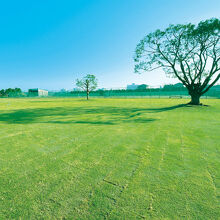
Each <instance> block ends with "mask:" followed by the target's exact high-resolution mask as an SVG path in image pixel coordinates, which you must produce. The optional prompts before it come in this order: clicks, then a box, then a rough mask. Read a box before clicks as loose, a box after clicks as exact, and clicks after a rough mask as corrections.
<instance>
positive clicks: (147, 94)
mask: <svg viewBox="0 0 220 220" xmlns="http://www.w3.org/2000/svg"><path fill="white" fill-rule="evenodd" d="M49 96H54V97H85V96H86V93H85V92H83V91H73V92H54V93H52V92H49ZM90 96H92V97H100V98H101V97H102V98H111V97H115V98H117V97H118V98H120V97H121V98H126V97H127V98H130V97H133V98H189V97H190V96H189V94H188V91H187V90H179V91H164V90H163V89H147V90H144V91H138V90H98V91H92V92H91V93H90ZM202 97H203V98H220V91H216V90H210V91H209V92H207V93H206V94H204V95H203V96H202Z"/></svg>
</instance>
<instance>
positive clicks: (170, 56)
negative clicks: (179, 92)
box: [134, 18, 220, 105]
mask: <svg viewBox="0 0 220 220" xmlns="http://www.w3.org/2000/svg"><path fill="white" fill-rule="evenodd" d="M134 60H135V72H139V73H141V72H143V71H152V70H155V69H157V68H163V70H164V71H165V73H166V74H167V75H169V76H171V77H175V78H177V79H179V80H180V81H181V82H182V83H183V85H184V86H185V87H186V88H187V89H188V92H189V95H190V96H191V102H190V104H194V105H199V104H200V97H201V96H202V95H203V94H204V93H206V92H207V91H208V90H209V89H210V88H211V87H212V86H213V85H214V84H215V83H216V82H217V81H218V80H219V78H220V20H219V19H217V18H213V19H209V20H206V21H201V22H200V23H199V24H198V25H194V24H186V25H181V24H178V25H170V26H169V27H168V28H167V29H165V30H164V31H161V30H156V31H155V32H153V33H150V34H148V35H147V36H145V37H144V38H143V39H142V40H141V41H140V43H139V44H138V45H137V47H136V53H135V57H134Z"/></svg>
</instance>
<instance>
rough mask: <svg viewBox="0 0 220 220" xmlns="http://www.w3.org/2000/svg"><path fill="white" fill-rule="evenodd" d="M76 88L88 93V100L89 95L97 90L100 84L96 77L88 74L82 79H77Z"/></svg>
mask: <svg viewBox="0 0 220 220" xmlns="http://www.w3.org/2000/svg"><path fill="white" fill-rule="evenodd" d="M76 86H77V87H79V88H81V89H83V90H84V91H86V94H87V99H88V98H89V93H90V92H91V91H93V90H95V89H96V88H97V86H98V82H97V79H96V77H95V76H94V75H91V74H88V75H86V76H85V77H83V78H82V79H77V80H76Z"/></svg>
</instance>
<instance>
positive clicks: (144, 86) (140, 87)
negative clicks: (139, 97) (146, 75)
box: [137, 84, 147, 90]
mask: <svg viewBox="0 0 220 220" xmlns="http://www.w3.org/2000/svg"><path fill="white" fill-rule="evenodd" d="M146 89H147V85H146V84H142V85H139V86H138V87H137V90H146Z"/></svg>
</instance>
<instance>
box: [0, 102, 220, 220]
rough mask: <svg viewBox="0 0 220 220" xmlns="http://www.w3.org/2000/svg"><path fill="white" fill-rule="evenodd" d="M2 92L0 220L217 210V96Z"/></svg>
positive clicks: (209, 213) (210, 215) (200, 214)
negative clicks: (18, 95)
mask: <svg viewBox="0 0 220 220" xmlns="http://www.w3.org/2000/svg"><path fill="white" fill-rule="evenodd" d="M186 102H187V100H175V99H91V100H90V101H85V100H83V99H70V98H65V99H49V98H43V99H38V98H36V99H0V219H11V218H14V219H18V218H19V217H21V218H22V219H35V218H45V219H62V218H67V219H78V218H81V219H103V218H109V219H121V218H124V219H134V218H147V219H149V218H155V219H160V218H168V219H179V218H186V219H198V218H199V219H218V218H219V216H220V211H219V210H220V206H219V204H220V160H219V158H220V153H219V152H220V135H219V134H220V101H219V100H217V99H216V100H214V99H213V100H204V101H203V102H204V104H208V105H210V106H209V107H204V106H196V107H187V106H184V105H181V104H183V103H186Z"/></svg>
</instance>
